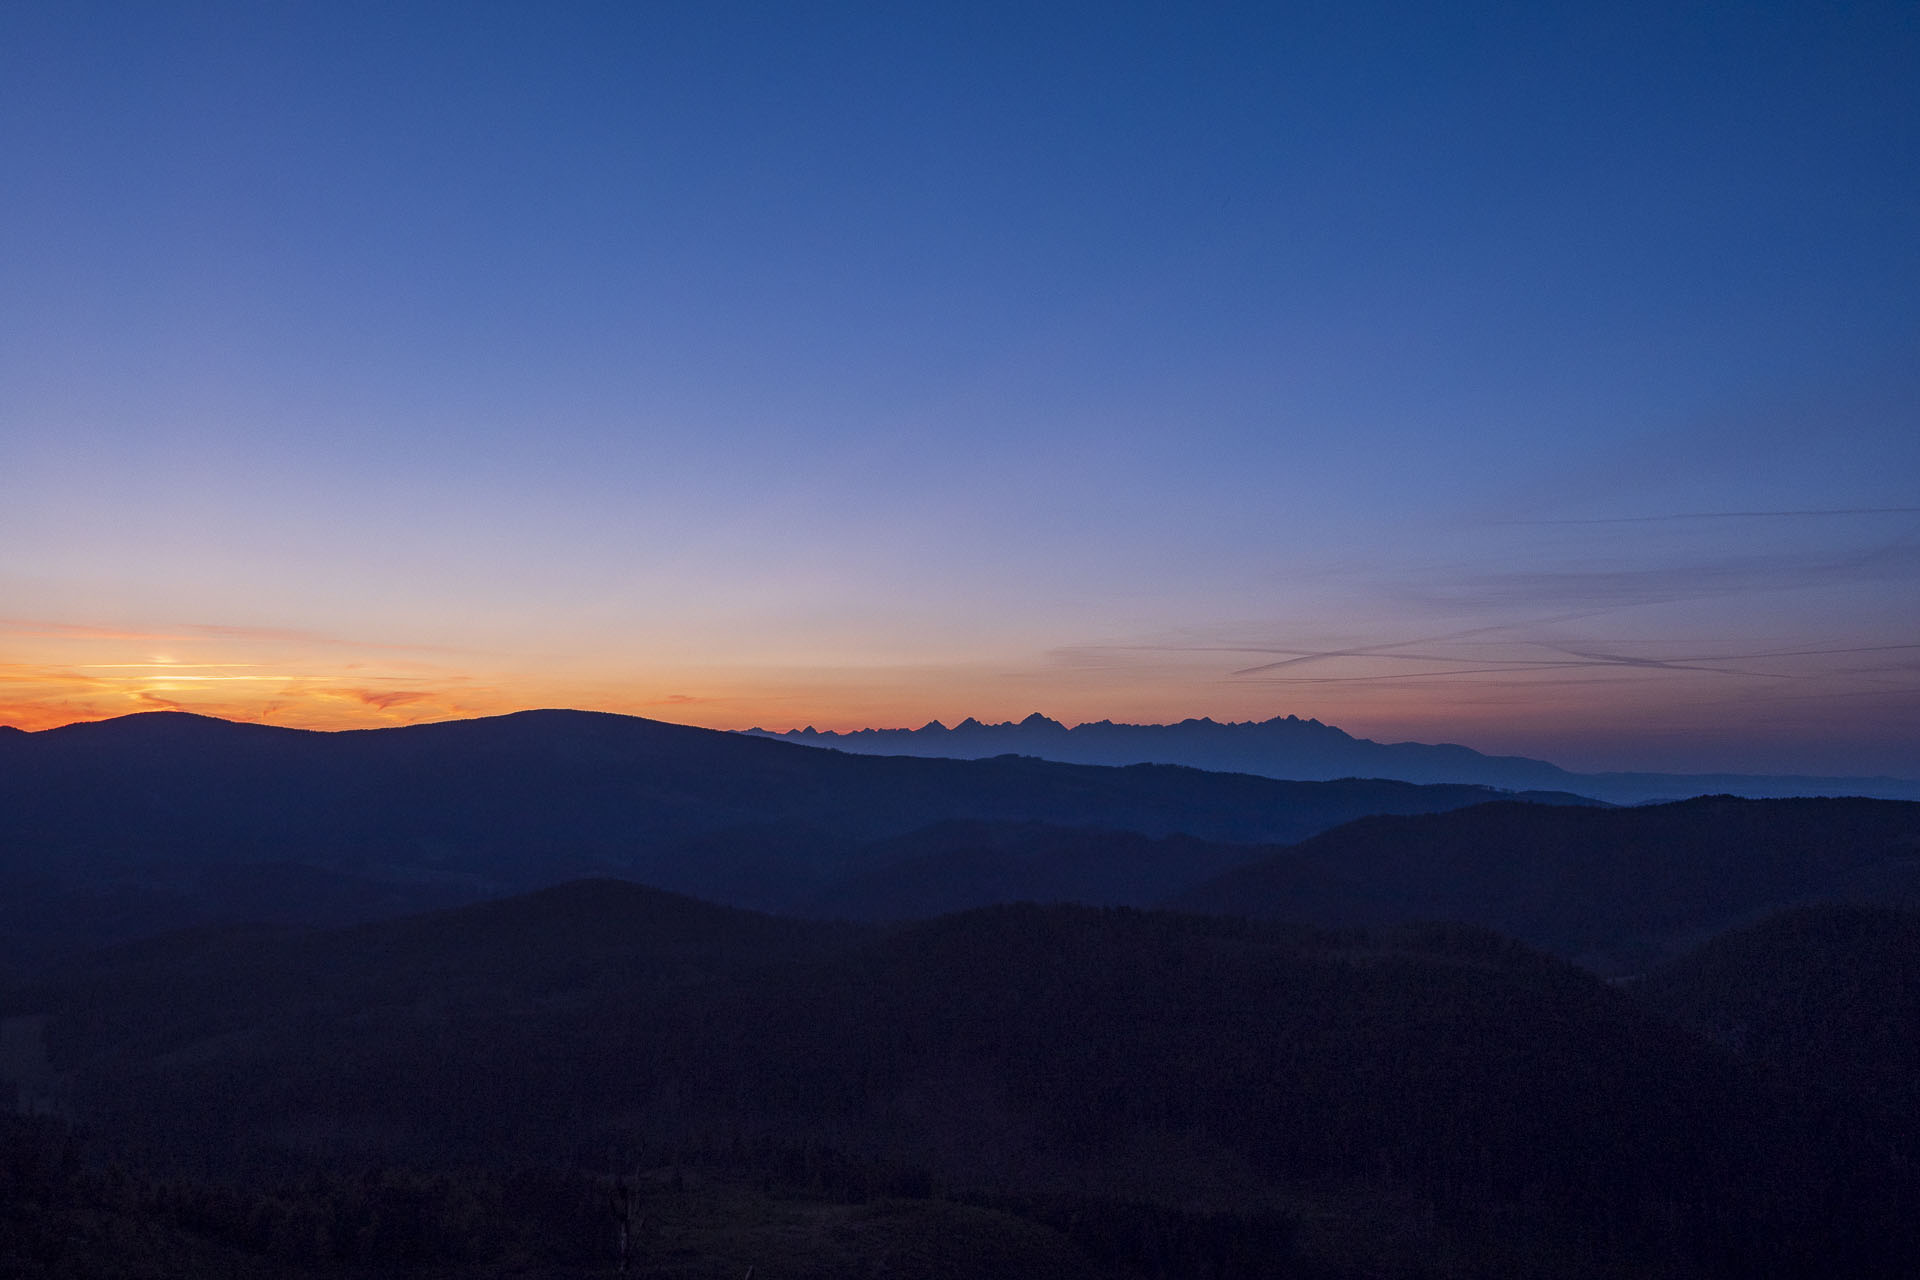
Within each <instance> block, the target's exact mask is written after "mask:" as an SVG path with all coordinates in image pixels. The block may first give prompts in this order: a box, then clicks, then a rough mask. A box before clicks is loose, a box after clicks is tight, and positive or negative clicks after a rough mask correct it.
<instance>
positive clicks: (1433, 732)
mask: <svg viewBox="0 0 1920 1280" xmlns="http://www.w3.org/2000/svg"><path fill="white" fill-rule="evenodd" d="M0 162H3V163H0V246H4V248H0V723H7V724H12V725H15V726H18V727H21V728H26V729H40V728H45V727H49V726H53V725H58V724H63V723H67V722H70V721H74V720H84V719H96V718H100V717H104V716H112V715H119V714H124V713H127V712H131V711H140V710H153V709H166V708H183V709H187V710H193V711H201V712H206V713H208V714H216V715H222V716H228V717H232V718H241V719H256V720H263V721H268V722H272V723H279V724H288V725H298V726H306V727H315V728H350V727H371V726H377V725H383V724H400V723H411V722H418V721H425V720H439V719H447V718H451V717H459V716H470V715H482V714H494V713H498V712H503V711H511V710H516V709H520V708H525V707H534V706H577V707H589V708H595V709H601V710H610V711H619V712H627V713H632V714H637V715H646V716H652V717H656V718H660V719H666V720H673V721H678V722H681V723H689V724H699V725H707V726H711V727H716V728H744V727H747V726H750V725H760V726H766V727H769V728H790V727H798V726H801V725H806V724H812V725H815V726H817V727H819V728H822V729H825V728H838V729H849V728H857V727H861V726H867V725H876V726H899V725H918V724H921V723H924V722H925V721H927V720H930V719H934V718H939V719H942V720H944V721H946V722H947V723H953V722H955V721H957V720H959V719H961V718H964V717H966V716H976V717H978V718H980V719H983V720H990V721H991V720H1001V719H1008V718H1019V717H1021V716H1024V715H1026V714H1027V713H1029V712H1032V711H1041V712H1043V713H1045V714H1048V715H1050V716H1052V717H1054V718H1056V719H1061V720H1064V721H1066V722H1068V723H1076V722H1080V721H1087V720H1097V719H1114V720H1131V721H1167V720H1176V719H1181V718H1184V717H1189V716H1202V715H1207V716H1212V717H1214V718H1215V719H1232V720H1244V719H1265V718H1268V717H1270V716H1275V715H1287V714H1297V715H1300V716H1303V717H1304V716H1315V717H1318V718H1320V719H1322V720H1325V721H1327V722H1329V723H1332V724H1337V725H1339V726H1341V727H1343V728H1346V729H1348V730H1349V731H1350V732H1354V733H1357V734H1363V735H1365V736H1370V737H1376V738H1381V739H1383V740H1390V741H1392V740H1409V739H1410V740H1418V741H1453V742H1463V743H1466V744H1468V745H1471V746H1475V747H1478V748H1480V749H1482V750H1489V751H1502V752H1520V753H1524V754H1530V755H1537V756H1542V757H1544V758H1547V759H1551V760H1554V761H1555V762H1556V763H1560V764H1563V765H1566V766H1568V767H1574V768H1647V769H1689V770H1720V769H1740V770H1753V771H1771V772H1802V773H1806V772H1826V773H1833V772H1841V773H1856V774H1857V773H1884V774H1893V775H1900V776H1909V777H1914V776H1920V729H1916V726H1920V234H1916V228H1920V7H1917V6H1915V5H1913V4H1912V3H1850V4H1845V5H1835V4H1830V3H1807V4H1764V3H1756V4H1751V5H1727V4H1723V3H1713V4H1691V3H1685V2H1684V0H1682V2H1672V0H1669V2H1663V3H1647V4H1642V3H1635V2H1631V0H1629V2H1623V3H1614V4H1606V5H1594V4H1581V5H1571V4H1569V5H1554V4H1541V3H1525V4H1510V5H1476V4H1471V3H1447V4H1369V3H1364V2H1354V0H1346V2H1342V3H1329V4H1286V3H1272V2H1269V3H1260V4H1248V5H1186V4H1182V5H1173V4H1168V5H1160V6H1149V5H1128V4H1115V3H1107V4H1100V5H1076V4H1065V3H1063V4H1049V5H1033V4H1024V3H1023V4H1008V5H998V4H993V3H980V2H974V3H966V4H953V5H947V4H940V3H932V2H929V3H921V4H911V5H900V4H887V5H882V4H808V3H789V4H771V5H747V4H728V3H724V2H722V3H712V4H705V3H703V4H677V5H667V4H645V3H618V4H593V3H585V2H581V3H564V4H551V5H535V4H489V3H481V2H473V0H469V2H465V3H449V4H422V3H407V2H406V0H397V2H387V3H379V4H364V5H363V4H356V3H348V2H342V0H328V2H326V3H293V2H258V0H256V2H252V3H244V4H232V5H221V4H211V3H206V4H200V3H180V4H159V3H138V4H135V3H128V4H92V3H86V2H85V0H73V2H72V3H62V4H36V3H28V2H25V0H0Z"/></svg>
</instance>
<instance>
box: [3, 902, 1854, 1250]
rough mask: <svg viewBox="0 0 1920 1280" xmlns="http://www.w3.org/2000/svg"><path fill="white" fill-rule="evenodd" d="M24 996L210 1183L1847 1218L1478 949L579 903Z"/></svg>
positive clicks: (1739, 1238) (1437, 1216)
mask: <svg viewBox="0 0 1920 1280" xmlns="http://www.w3.org/2000/svg"><path fill="white" fill-rule="evenodd" d="M14 1007H15V1008H16V1009H19V1010H22V1011H33V1012H37V1013H40V1014H43V1015H46V1016H47V1017H48V1019H49V1021H48V1041H49V1047H50V1050H51V1054H52V1057H53V1060H54V1063H55V1066H56V1067H57V1068H58V1069H59V1070H60V1071H61V1072H63V1073H64V1074H65V1077H66V1079H67V1081H68V1085H69V1087H68V1093H67V1096H68V1098H69V1099H70V1105H71V1106H73V1107H74V1108H75V1109H76V1111H77V1112H78V1113H79V1114H80V1115H81V1116H83V1117H84V1118H85V1119H86V1120H87V1121H88V1123H89V1125H90V1127H91V1128H92V1129H93V1130H94V1131H95V1132H98V1133H102V1134H107V1135H112V1136H113V1139H114V1141H115V1142H116V1143H117V1144H119V1147H120V1149H121V1150H123V1151H124V1152H126V1153H129V1154H131V1155H133V1156H138V1157H142V1158H145V1159H148V1160H152V1161H157V1162H166V1161H184V1162H187V1163H188V1164H190V1165H193V1166H202V1167H210V1168H219V1169H224V1170H230V1171H244V1170H248V1169H254V1168H263V1167H264V1168H273V1169H286V1168H323V1169H324V1168H332V1167H343V1166H344V1167H347V1168H353V1167H359V1165H360V1164H363V1163H364V1162H366V1161H369V1160H375V1161H392V1160H403V1161H410V1162H414V1163H421V1162H435V1163H441V1164H456V1163H475V1162H477V1163H478V1164H481V1165H489V1164H498V1163H500V1162H503V1161H504V1162H512V1161H524V1160H528V1159H535V1160H541V1159H568V1158H574V1157H575V1156H576V1155H577V1153H582V1152H584V1153H586V1155H587V1157H588V1158H589V1159H590V1160H596V1161H597V1160H603V1159H604V1153H605V1152H606V1151H608V1150H610V1149H612V1150H649V1151H661V1150H675V1149H679V1150H696V1149H713V1148H714V1146H715V1144H720V1145H722V1146H725V1147H727V1149H730V1150H734V1151H736V1152H752V1151H764V1152H767V1153H769V1157H768V1158H775V1157H776V1156H777V1158H778V1159H781V1160H784V1159H786V1158H787V1157H786V1156H784V1155H778V1153H781V1152H788V1153H801V1155H802V1156H803V1157H804V1159H817V1158H819V1149H820V1144H822V1143H831V1144H832V1145H833V1146H834V1147H836V1148H838V1149H840V1150H842V1151H844V1152H845V1153H847V1155H848V1157H850V1158H856V1159H863V1160H877V1161H883V1162H890V1163H891V1164H893V1165H895V1166H898V1167H908V1168H920V1169H923V1170H926V1171H927V1176H928V1177H929V1178H931V1179H932V1180H933V1181H934V1182H936V1183H937V1184H938V1185H941V1186H944V1187H947V1188H949V1189H951V1190H952V1191H953V1192H954V1193H956V1194H960V1193H965V1194H971V1195H978V1196H983V1197H986V1198H987V1202H988V1203H998V1202H999V1201H997V1200H994V1197H1002V1198H1007V1197H1011V1198H1015V1199H1017V1198H1019V1197H1033V1196H1046V1195H1053V1194H1060V1193H1061V1192H1063V1191H1065V1190H1067V1189H1072V1190H1073V1192H1074V1194H1077V1195H1084V1196H1099V1197H1106V1198H1108V1199H1110V1200H1113V1201H1122V1202H1123V1201H1127V1200H1138V1201H1142V1202H1144V1203H1147V1204H1150V1205H1154V1204H1157V1205H1160V1206H1163V1207H1177V1208H1181V1209H1183V1210H1189V1211H1191V1210H1207V1211H1216V1210H1217V1211H1226V1210H1238V1211H1245V1210H1253V1209H1286V1210H1287V1211H1288V1212H1289V1213H1294V1214H1297V1215H1298V1216H1299V1217H1300V1218H1301V1220H1303V1221H1309V1220H1310V1221H1311V1222H1313V1223H1314V1224H1316V1225H1315V1226H1314V1228H1313V1231H1312V1232H1309V1233H1307V1234H1306V1235H1305V1236H1304V1237H1303V1239H1302V1241H1301V1248H1302V1249H1303V1250H1304V1251H1306V1253H1307V1254H1308V1255H1310V1256H1309V1258H1308V1259H1307V1261H1314V1260H1315V1259H1317V1264H1316V1265H1318V1267H1319V1269H1318V1270H1317V1271H1316V1270H1315V1269H1314V1268H1313V1267H1308V1266H1304V1265H1302V1266H1293V1265H1291V1264H1289V1265H1287V1266H1281V1265H1278V1264H1279V1263H1281V1262H1283V1261H1285V1260H1284V1259H1270V1260H1269V1265H1270V1266H1272V1268H1273V1272H1272V1273H1274V1274H1291V1273H1305V1274H1322V1275H1331V1274H1348V1273H1358V1274H1371V1273H1382V1272H1391V1273H1395V1274H1408V1275H1419V1274H1446V1273H1448V1272H1449V1270H1450V1269H1456V1268H1459V1267H1462V1266H1464V1267H1465V1268H1466V1269H1467V1270H1468V1271H1470V1272H1473V1273H1477V1274H1490V1273H1493V1272H1494V1271H1497V1270H1510V1271H1512V1272H1513V1273H1515V1274H1554V1275H1604V1274H1629V1273H1631V1274H1649V1275H1659V1274H1671V1275H1689V1274H1722V1273H1723V1272H1722V1271H1721V1270H1718V1269H1717V1268H1718V1266H1719V1262H1720V1261H1724V1260H1725V1259H1726V1258H1727V1257H1729V1256H1733V1257H1735V1258H1737V1259H1744V1260H1745V1261H1746V1262H1751V1261H1752V1260H1753V1256H1752V1253H1751V1251H1752V1250H1754V1249H1760V1248H1764V1249H1767V1250H1770V1251H1772V1254H1773V1256H1775V1257H1776V1258H1785V1257H1790V1256H1795V1255H1797V1254H1799V1253H1804V1252H1808V1251H1815V1252H1817V1250H1818V1248H1819V1246H1820V1244H1821V1241H1822V1238H1823V1237H1822V1236H1821V1234H1820V1233H1822V1232H1827V1231H1835V1230H1844V1229H1846V1223H1845V1222H1842V1223H1841V1224H1840V1225H1839V1226H1838V1227H1836V1226H1834V1225H1833V1224H1831V1223H1817V1224H1808V1223H1806V1222H1804V1221H1801V1220H1799V1219H1797V1218H1795V1219H1792V1220H1789V1219H1788V1218H1786V1217H1783V1216H1782V1215H1781V1214H1779V1213H1778V1212H1776V1209H1777V1207H1778V1206H1777V1205H1776V1204H1775V1201H1774V1197H1775V1195H1776V1190H1775V1188H1774V1184H1773V1179H1774V1178H1775V1177H1776V1175H1778V1174H1779V1172H1780V1170H1781V1169H1782V1168H1783V1167H1785V1166H1784V1165H1783V1163H1782V1162H1783V1161H1784V1160H1786V1158H1787V1157H1786V1156H1785V1155H1783V1154H1782V1145H1781V1144H1783V1143H1787V1142H1789V1141H1790V1139H1791V1136H1792V1135H1791V1134H1790V1133H1787V1132H1785V1131H1783V1130H1780V1129H1778V1127H1777V1125H1776V1123H1775V1120H1774V1118H1773V1117H1771V1115H1770V1114H1769V1113H1768V1112H1767V1111H1766V1110H1765V1108H1764V1107H1761V1106H1758V1105H1756V1101H1757V1100H1755V1099H1751V1098H1749V1097H1747V1096H1746V1094H1745V1093H1744V1092H1743V1087H1742V1085H1741V1082H1740V1079H1739V1077H1738V1073H1737V1071H1736V1070H1735V1069H1734V1068H1733V1065H1732V1063H1731V1061H1730V1059H1727V1058H1726V1057H1725V1056H1724V1055H1722V1054H1720V1053H1718V1052H1717V1051H1716V1050H1714V1049H1713V1048H1712V1047H1711V1046H1709V1045H1707V1044H1706V1043H1705V1042H1704V1041H1698V1040H1696V1039H1694V1038H1692V1037H1690V1036H1688V1035H1687V1034H1686V1033H1684V1032H1682V1031H1680V1030H1679V1029H1677V1028H1675V1027H1673V1026H1671V1025H1669V1024H1667V1023H1665V1022H1663V1021H1661V1020H1659V1019H1656V1018H1653V1017H1651V1016H1649V1015H1648V1014H1646V1013H1645V1012H1644V1011H1643V1010H1642V1009H1641V1008H1640V1007H1639V1006H1638V1005H1637V1004H1636V1003H1635V1002H1634V1001H1633V1000H1632V999H1631V998H1629V997H1628V996H1627V995H1625V994H1623V993H1621V992H1619V991H1617V990H1614V989H1612V988H1609V987H1608V986H1606V985H1605V984H1603V983H1600V982H1598V981H1597V980H1595V979H1593V978H1591V977H1590V976H1588V975H1585V974H1583V973H1581V972H1579V971H1578V970H1575V969H1573V968H1571V967H1570V966H1567V965H1565V964H1563V963H1560V962H1557V961H1553V960H1551V959H1548V958H1546V957H1543V956H1540V955H1537V954H1535V953H1531V952H1529V951H1527V950H1526V949H1524V948H1521V947H1518V946H1516V945H1514V944H1512V943H1509V942H1507V941H1505V940H1502V939H1500V938H1497V937H1494V936H1492V935H1488V934H1485V933H1483V932H1480V931H1477V930H1468V929H1458V928H1452V929H1426V930H1402V931H1396V932H1390V933H1382V934H1375V935H1366V936H1362V935H1349V936H1346V937H1342V938H1330V937H1324V936H1319V935H1315V934H1312V933H1307V932H1302V931H1299V930H1294V929H1289V928H1284V927H1277V926H1265V925H1253V924H1248V923H1246V922H1244V921H1227V920H1213V919H1207V918H1203V917H1195V916H1177V915H1168V914H1158V913H1143V912H1134V911H1116V910H1107V911H1101V910H1092V909H1087V908H1074V907H1054V908H1038V907H1012V908H995V909H991V910H986V911H979V912H970V913H966V914H963V915H959V916H952V917H946V918H942V919H940V920H936V921H932V922H928V923H926V924H921V925H916V926H913V927H910V928H905V929H899V930H893V931H889V932H873V931H867V930H854V929H846V928H841V927H834V926H816V925H807V924H804V923H801V922H796V921H787V920H777V919H772V918H768V917H756V916H753V915H751V914H749V913H741V912H732V911H726V910H722V909H717V908H714V907H711V906H707V905H705V904H701V903H697V902H691V901H689V900H686V899H680V898H675V897H672V896H670V895H663V894H658V893H654V892H651V891H646V890H639V889H636V888H634V887H632V886H625V885H620V884H614V883H608V882H595V883H588V884H581V885H571V886H565V887H562V888H559V889H555V890H548V891H544V892H542V893H539V894H535V895H531V896H529V897H525V898H519V899H513V900H508V901H504V902H499V903H492V904H485V905H482V906H479V907H474V908H466V909H461V910H458V911H453V912H447V913H442V914H439V915H435V916H430V917H421V918H415V919H408V920H402V921H390V922H383V923H380V924H375V925H368V926H362V927H359V928H356V929H354V930H349V931H340V932H334V933H327V934H320V935H252V936H244V935H234V934H227V935H221V936H217V937H209V936H204V935H203V936H200V937H196V938H185V939H168V940H160V941H156V942H153V943H148V944H142V945H141V946H140V947H138V948H135V949H132V950H129V951H123V952H120V953H118V954H115V955H108V956H103V957H100V958H99V959H97V960H95V961H93V962H90V963H89V964H87V965H83V966H79V967H78V968H76V969H75V970H73V971H72V972H70V973H69V974H68V975H66V976H63V977H61V978H58V979H56V980H53V981H50V982H48V983H45V984H43V985H42V986H40V987H39V988H38V989H36V990H35V991H33V992H31V993H26V994H23V995H18V996H16V997H15V1005H14ZM807 1152H812V1153H814V1154H813V1155H806V1154H805V1153H807ZM356 1162H358V1163H356ZM1136 1216H1138V1215H1136ZM1806 1232H1811V1233H1812V1234H1811V1235H1810V1236H1805V1237H1804V1238H1803V1236H1802V1234H1801V1233H1806ZM1729 1251H1731V1254H1730V1252H1729ZM1449 1260H1451V1261H1449ZM1335 1262H1338V1263H1339V1265H1338V1266H1335V1265H1333V1264H1334V1263H1335ZM1496 1263H1499V1265H1498V1266H1496V1265H1495V1264H1496ZM1189 1273H1190V1272H1189ZM1724 1273H1728V1274H1739V1273H1740V1272H1739V1271H1738V1270H1734V1271H1731V1272H1724Z"/></svg>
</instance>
